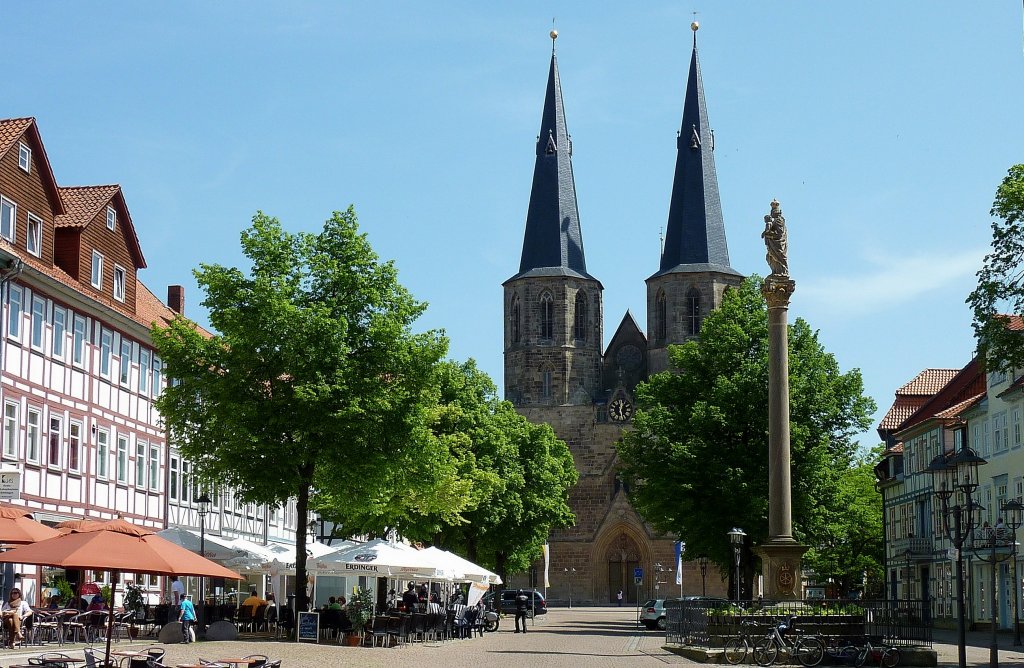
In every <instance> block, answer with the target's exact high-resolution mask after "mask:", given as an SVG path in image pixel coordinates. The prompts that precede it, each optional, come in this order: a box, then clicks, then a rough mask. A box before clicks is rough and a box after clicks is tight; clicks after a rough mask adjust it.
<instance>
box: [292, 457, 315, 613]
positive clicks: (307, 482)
mask: <svg viewBox="0 0 1024 668" xmlns="http://www.w3.org/2000/svg"><path fill="white" fill-rule="evenodd" d="M300 475H301V477H302V484H301V485H300V486H299V493H298V497H297V499H296V501H295V515H296V518H295V610H293V611H292V614H296V613H297V612H298V611H300V610H301V611H306V610H308V609H309V595H308V593H307V591H306V579H307V578H308V575H306V534H307V530H308V529H309V519H308V517H309V490H310V488H311V487H312V484H313V465H312V464H307V465H305V466H303V467H302V469H301V470H300ZM295 619H296V620H298V615H297V614H296V617H295Z"/></svg>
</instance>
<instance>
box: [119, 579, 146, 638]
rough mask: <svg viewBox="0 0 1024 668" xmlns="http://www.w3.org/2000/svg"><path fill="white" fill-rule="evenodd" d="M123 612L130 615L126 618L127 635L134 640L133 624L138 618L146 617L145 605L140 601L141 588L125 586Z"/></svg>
mask: <svg viewBox="0 0 1024 668" xmlns="http://www.w3.org/2000/svg"><path fill="white" fill-rule="evenodd" d="M124 610H125V612H128V613H130V615H129V617H128V635H130V636H131V637H132V638H134V637H135V636H137V635H138V629H136V628H135V622H136V621H137V620H138V619H140V618H142V619H145V615H146V604H145V602H144V601H143V599H142V587H140V586H138V585H135V584H126V585H125V586H124Z"/></svg>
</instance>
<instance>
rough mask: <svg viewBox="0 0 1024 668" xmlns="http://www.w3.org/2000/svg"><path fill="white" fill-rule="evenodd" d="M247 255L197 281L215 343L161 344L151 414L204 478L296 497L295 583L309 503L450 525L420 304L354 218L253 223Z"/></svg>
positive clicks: (199, 274) (176, 339)
mask: <svg viewBox="0 0 1024 668" xmlns="http://www.w3.org/2000/svg"><path fill="white" fill-rule="evenodd" d="M241 244H242V250H243V252H244V254H245V256H246V258H248V260H249V261H250V263H251V267H250V268H249V269H248V271H243V270H242V269H238V268H232V267H223V266H220V265H212V264H204V265H201V267H200V269H198V270H196V271H195V272H194V273H195V276H196V279H197V281H198V283H199V286H200V288H201V289H202V290H203V291H204V292H205V294H206V297H205V299H204V300H203V305H204V306H205V307H206V308H207V309H209V314H210V322H211V324H212V325H213V328H214V329H215V331H216V332H217V333H216V334H214V335H212V336H211V335H206V334H205V333H204V332H201V331H199V330H198V329H197V328H196V327H195V326H194V325H193V324H192V323H190V322H189V321H187V320H185V319H183V318H177V319H176V320H174V321H173V322H172V323H170V325H169V326H167V327H164V328H161V327H156V328H154V331H153V338H154V341H155V342H156V346H157V348H158V350H159V353H160V355H161V357H162V358H163V359H164V361H165V363H166V373H167V375H168V377H170V378H173V379H174V381H175V382H174V383H172V384H171V385H170V387H168V388H167V389H166V390H165V391H164V393H163V395H162V396H161V397H160V398H159V399H158V401H157V407H158V409H159V410H160V413H161V416H162V418H163V420H164V423H165V425H166V427H167V429H168V432H169V436H170V439H171V441H172V442H173V443H175V444H176V445H177V446H178V447H179V448H180V450H181V451H182V452H183V454H184V455H185V457H187V458H188V459H189V460H191V461H192V462H193V467H194V471H195V472H196V474H197V475H198V476H199V477H200V479H201V480H203V481H205V482H206V483H207V484H208V485H220V484H223V485H227V486H229V487H231V488H233V489H234V490H235V491H236V493H237V494H239V496H240V497H241V498H242V499H243V500H245V501H250V502H256V503H266V504H271V505H279V504H283V503H285V502H287V501H288V499H289V498H290V497H294V498H295V499H297V501H296V505H297V511H298V513H297V514H298V517H297V523H298V526H299V527H300V530H299V531H297V532H296V534H297V535H296V571H297V573H296V575H297V579H298V581H299V582H304V581H305V577H306V574H305V561H306V551H305V541H306V532H305V531H303V530H302V527H304V526H305V525H306V522H307V510H308V508H309V502H310V495H311V494H313V495H314V496H315V495H316V494H323V495H325V497H329V498H330V499H331V501H332V506H333V508H334V510H335V511H336V512H337V513H338V514H339V515H341V516H348V515H352V516H356V517H361V518H363V517H365V516H366V515H367V513H369V514H373V515H375V516H377V517H379V518H383V519H382V521H384V522H388V521H397V520H399V519H400V518H402V517H405V516H407V515H408V514H409V513H410V511H411V509H415V512H417V513H421V514H422V513H437V514H439V515H440V516H442V517H446V516H450V517H456V516H457V513H458V511H459V510H460V509H461V503H460V500H459V499H460V494H459V492H460V490H462V489H463V488H462V482H461V481H460V480H459V479H458V477H457V476H456V475H455V474H456V471H455V469H454V467H453V466H452V464H451V461H450V454H449V452H448V451H447V450H445V449H443V448H441V447H439V443H438V442H437V440H436V439H433V438H431V437H430V433H429V431H428V430H427V429H426V428H425V427H424V425H425V423H426V411H428V409H429V406H432V405H433V403H434V401H435V397H434V396H433V394H432V392H433V389H432V388H433V380H434V370H435V366H436V364H437V363H438V361H439V360H440V359H441V358H442V357H443V356H444V354H445V351H446V347H447V342H446V340H445V339H444V338H443V337H442V336H441V335H440V334H438V333H437V332H425V333H413V332H412V331H411V325H412V323H413V322H414V321H415V320H416V319H417V317H418V316H419V315H420V314H421V313H422V312H423V309H424V308H425V305H424V304H422V303H419V302H417V301H416V300H415V299H414V298H413V297H412V295H410V294H409V292H408V291H406V290H405V288H403V287H402V286H401V285H400V284H399V282H398V277H397V272H396V270H395V267H394V265H393V264H392V263H391V262H381V261H379V259H378V257H377V255H376V254H375V253H374V251H373V249H372V248H371V246H370V244H369V242H368V240H367V239H366V236H365V234H361V233H360V232H359V229H358V223H357V220H356V215H355V212H354V210H353V209H352V208H351V207H350V208H349V209H348V210H347V211H345V212H335V213H334V214H333V215H332V216H331V218H330V219H328V220H327V221H326V222H325V223H324V226H323V229H322V231H320V232H319V233H318V234H312V233H297V234H291V233H288V232H285V231H284V230H283V229H282V227H281V225H280V223H279V222H278V221H277V220H276V219H274V218H271V217H268V216H266V215H264V214H262V213H258V214H257V215H256V216H255V217H254V218H253V221H252V226H251V227H250V228H249V229H247V230H246V231H244V232H243V233H242V237H241ZM451 490H455V492H454V493H452V491H451ZM314 502H316V501H315V499H314ZM297 595H298V605H299V606H300V609H301V606H302V605H304V604H305V592H304V591H303V590H302V589H300V590H299V591H298V592H297Z"/></svg>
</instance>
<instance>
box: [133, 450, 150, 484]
mask: <svg viewBox="0 0 1024 668" xmlns="http://www.w3.org/2000/svg"><path fill="white" fill-rule="evenodd" d="M148 454H149V444H148V443H146V442H145V441H142V440H138V441H135V489H146V477H147V476H146V458H147V455H148Z"/></svg>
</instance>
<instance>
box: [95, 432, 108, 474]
mask: <svg viewBox="0 0 1024 668" xmlns="http://www.w3.org/2000/svg"><path fill="white" fill-rule="evenodd" d="M109 464H110V431H109V430H107V429H98V430H96V477H97V478H99V479H101V480H106V479H107V466H108V465H109Z"/></svg>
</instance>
